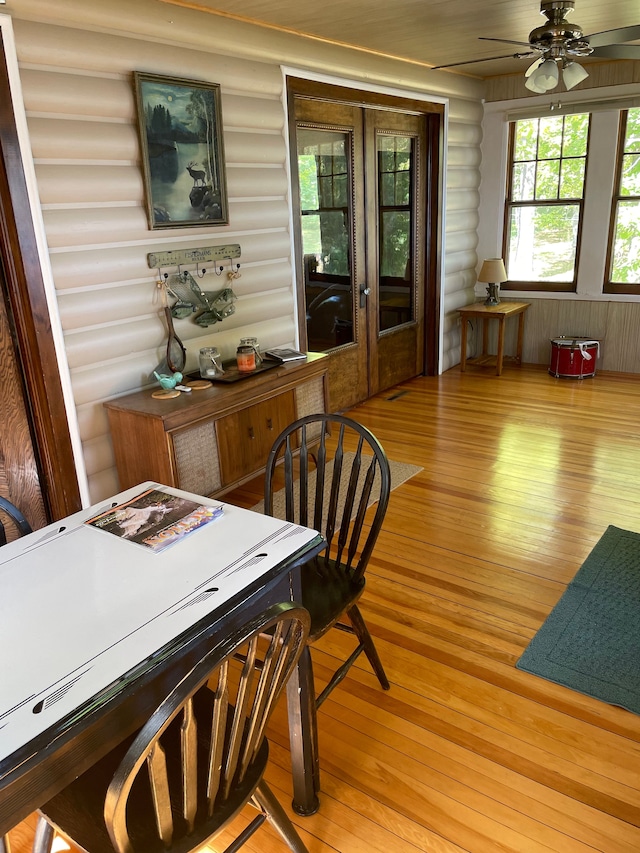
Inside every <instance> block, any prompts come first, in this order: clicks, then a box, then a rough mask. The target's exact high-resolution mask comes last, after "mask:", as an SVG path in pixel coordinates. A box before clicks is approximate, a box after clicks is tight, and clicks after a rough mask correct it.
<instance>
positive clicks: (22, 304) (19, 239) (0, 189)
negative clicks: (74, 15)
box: [0, 27, 81, 520]
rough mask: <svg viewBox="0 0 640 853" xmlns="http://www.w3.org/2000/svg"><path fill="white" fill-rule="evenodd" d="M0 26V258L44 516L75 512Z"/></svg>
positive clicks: (67, 438)
mask: <svg viewBox="0 0 640 853" xmlns="http://www.w3.org/2000/svg"><path fill="white" fill-rule="evenodd" d="M5 44H6V39H5V34H4V33H3V31H2V27H0V261H1V262H2V264H3V269H4V277H5V282H6V288H7V294H6V296H7V300H8V308H9V310H10V313H11V316H12V320H13V326H14V332H15V336H16V346H17V351H18V358H19V362H20V367H21V370H22V377H23V382H24V388H25V397H26V403H27V406H28V408H29V417H30V421H31V428H32V431H33V436H34V444H35V447H36V452H37V455H38V462H39V468H40V474H41V488H42V493H43V497H44V500H45V505H46V509H47V512H48V515H49V516H50V518H51V519H52V520H55V519H57V518H62V517H63V516H65V515H68V514H69V513H71V512H75V511H77V510H78V509H80V507H81V498H80V489H79V485H78V478H77V473H76V465H75V459H74V454H73V446H72V441H71V434H70V431H69V423H68V420H67V412H66V407H65V401H64V394H63V388H62V382H61V378H60V373H59V371H58V354H57V351H56V346H55V341H54V338H53V334H52V329H51V318H50V315H49V305H48V300H47V293H46V288H45V282H44V278H43V274H42V267H41V264H40V256H39V252H38V243H37V237H36V233H35V228H34V224H33V218H32V211H31V205H30V199H29V193H28V188H27V183H26V179H25V172H24V166H23V160H22V153H21V150H20V141H19V138H18V131H17V127H16V121H15V116H14V111H13V98H12V92H11V86H10V79H9V68H8V65H7V60H6V54H5Z"/></svg>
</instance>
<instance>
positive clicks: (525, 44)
mask: <svg viewBox="0 0 640 853" xmlns="http://www.w3.org/2000/svg"><path fill="white" fill-rule="evenodd" d="M478 38H479V39H480V41H501V42H502V43H503V44H521V45H522V47H528V48H530V49H531V48H532V47H533V45H532V44H530V43H529V42H528V41H514V40H513V39H494V38H491V37H490V36H478Z"/></svg>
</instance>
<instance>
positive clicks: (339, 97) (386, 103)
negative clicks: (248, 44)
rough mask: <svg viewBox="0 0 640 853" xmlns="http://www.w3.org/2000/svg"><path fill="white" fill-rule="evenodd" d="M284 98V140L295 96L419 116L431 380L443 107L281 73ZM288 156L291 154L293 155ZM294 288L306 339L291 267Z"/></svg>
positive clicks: (300, 286) (437, 303)
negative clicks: (424, 187)
mask: <svg viewBox="0 0 640 853" xmlns="http://www.w3.org/2000/svg"><path fill="white" fill-rule="evenodd" d="M286 90H287V91H286V95H287V112H288V125H289V126H288V133H289V139H295V128H296V119H295V107H294V100H295V98H296V97H297V96H302V97H308V98H318V99H320V100H325V101H327V100H328V101H337V102H342V103H347V104H352V105H355V106H359V107H374V108H378V109H390V110H395V111H398V110H399V111H401V112H415V113H418V114H421V115H424V117H425V121H426V132H427V141H426V145H427V151H426V169H427V175H426V182H427V199H426V211H425V235H426V238H427V241H428V242H429V244H430V245H431V246H432V247H433V251H426V252H425V262H426V263H425V270H424V282H425V285H424V337H425V340H424V369H423V372H424V373H425V374H426V375H427V376H435V375H436V374H437V372H438V370H439V353H440V331H441V316H440V314H441V286H440V263H441V239H442V215H441V214H442V210H443V204H442V199H443V180H442V172H443V170H442V154H443V145H444V115H445V105H444V103H437V102H432V101H427V100H425V101H423V100H419V99H416V98H410V97H403V96H402V95H389V94H385V93H382V92H375V91H368V90H362V89H357V88H351V87H350V86H342V85H338V84H334V83H325V82H318V81H316V80H309V79H305V78H302V77H296V76H295V75H294V74H292V73H291V74H290V73H287V75H286ZM292 156H293V155H292ZM296 192H297V188H296V187H295V186H293V185H292V194H293V195H292V198H293V200H294V204H295V194H296ZM293 241H294V250H295V253H296V258H299V257H301V256H302V255H301V252H302V248H301V246H300V245H299V239H298V231H297V229H296V228H294V232H293ZM296 273H297V275H296V287H297V302H298V334H299V336H300V340H301V341H302V340H306V322H305V317H304V312H303V311H301V310H300V306H303V305H304V297H305V295H304V283H303V282H302V276H301V275H300V274H299V270H298V269H297V267H296Z"/></svg>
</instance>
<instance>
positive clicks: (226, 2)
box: [160, 0, 640, 78]
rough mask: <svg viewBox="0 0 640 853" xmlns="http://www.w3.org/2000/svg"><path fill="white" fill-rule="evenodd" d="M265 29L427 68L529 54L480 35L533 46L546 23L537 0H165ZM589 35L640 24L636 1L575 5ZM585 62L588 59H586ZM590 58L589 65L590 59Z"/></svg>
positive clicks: (591, 0) (511, 64)
mask: <svg viewBox="0 0 640 853" xmlns="http://www.w3.org/2000/svg"><path fill="white" fill-rule="evenodd" d="M160 2H162V3H166V4H168V5H175V6H183V7H185V6H186V7H188V8H191V9H196V8H198V9H206V10H208V11H210V12H211V13H213V14H218V15H220V14H222V15H224V16H228V17H233V18H240V19H245V20H252V21H255V22H259V23H261V24H263V25H265V26H267V27H271V28H276V29H284V30H289V31H293V32H296V33H300V34H306V35H309V36H312V37H314V38H316V39H320V40H323V41H324V40H328V41H330V42H336V43H342V44H348V45H352V46H357V47H360V48H363V49H365V50H367V51H372V52H376V53H381V54H386V55H392V56H397V57H402V58H404V59H409V60H411V61H413V62H418V63H420V64H422V63H424V64H425V65H426V66H431V65H441V64H445V63H451V62H461V61H466V60H475V59H480V58H484V57H495V56H502V55H505V54H507V55H508V54H512V53H515V52H517V51H518V50H525V49H526V48H520V47H519V46H518V45H516V44H514V45H513V46H511V45H509V44H503V43H500V42H495V43H492V42H485V41H479V40H478V37H479V36H484V37H491V38H499V39H510V40H511V39H513V40H515V41H520V42H525V43H526V42H527V41H528V36H529V33H530V32H531V30H532V29H534V27H538V26H540V25H541V24H543V23H544V22H545V21H546V18H544V16H541V14H540V4H539V2H538V0H483V2H479V0H394V2H393V3H389V4H383V3H380V0H324V2H323V3H321V4H318V3H317V0H160ZM567 19H568V20H569V21H570V22H571V23H574V24H576V23H577V24H579V25H580V26H581V27H582V29H583V32H584V33H585V35H588V34H591V33H596V32H601V31H603V30H609V29H614V28H618V27H626V26H633V25H636V24H640V7H639V6H638V2H637V0H615V2H610V0H575V10H574V11H573V13H571V14H570V15H568V16H567ZM581 61H582V60H581ZM587 61H588V60H587ZM526 63H527V59H513V58H508V59H500V60H497V59H493V60H491V61H488V62H481V63H476V64H473V65H468V66H463V67H462V68H458V69H456V72H457V73H465V74H472V75H474V76H478V77H482V78H485V77H492V76H495V75H499V74H508V73H513V72H517V71H518V70H520V69H523V70H524V69H525V68H526Z"/></svg>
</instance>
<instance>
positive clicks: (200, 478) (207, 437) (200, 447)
mask: <svg viewBox="0 0 640 853" xmlns="http://www.w3.org/2000/svg"><path fill="white" fill-rule="evenodd" d="M173 452H174V455H175V459H176V471H177V472H178V482H179V483H180V488H181V489H186V490H187V491H188V492H195V493H196V494H198V495H210V494H212V493H213V492H217V491H218V489H220V487H221V486H222V478H221V475H220V460H219V458H218V445H217V442H216V426H215V421H213V420H211V421H205V423H203V424H197V425H196V426H192V427H188V428H187V429H183V430H181V431H180V432H177V433H175V434H174V435H173Z"/></svg>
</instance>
